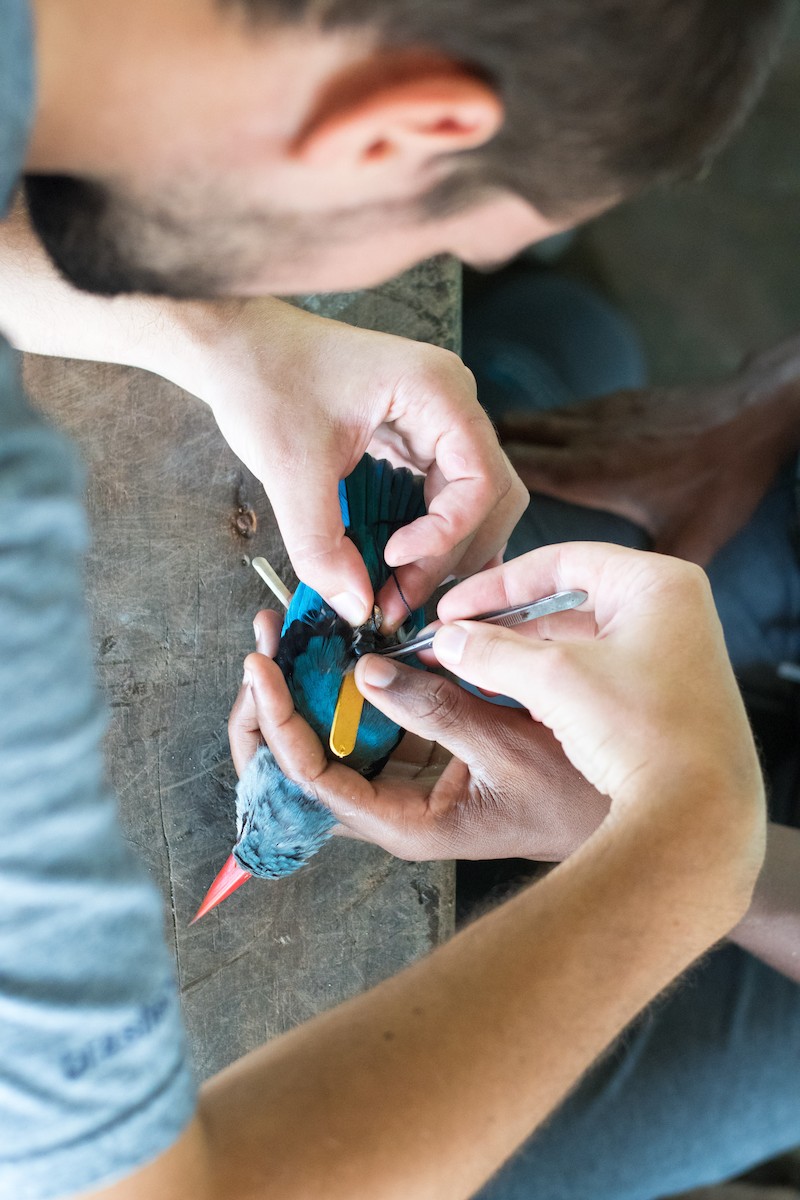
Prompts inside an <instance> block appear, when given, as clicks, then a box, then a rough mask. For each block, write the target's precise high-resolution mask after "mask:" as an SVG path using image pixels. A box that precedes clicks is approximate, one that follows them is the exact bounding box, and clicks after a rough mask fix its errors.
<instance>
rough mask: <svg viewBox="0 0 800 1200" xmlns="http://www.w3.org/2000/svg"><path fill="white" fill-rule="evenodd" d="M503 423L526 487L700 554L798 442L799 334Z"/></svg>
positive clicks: (724, 534) (749, 506)
mask: <svg viewBox="0 0 800 1200" xmlns="http://www.w3.org/2000/svg"><path fill="white" fill-rule="evenodd" d="M500 435H501V440H502V442H503V445H504V447H505V449H506V452H507V453H508V455H509V457H510V459H511V462H512V464H513V465H514V467H515V468H516V470H517V471H519V473H520V475H521V477H522V479H523V481H524V482H525V484H526V485H527V486H528V488H530V490H531V491H534V492H544V493H546V494H548V495H552V496H556V497H558V498H559V499H562V500H568V501H571V502H572V503H575V504H584V505H587V506H589V507H593V508H602V509H606V510H608V511H610V512H614V513H617V514H619V515H620V516H623V517H627V518H628V519H629V520H631V521H634V522H635V523H636V524H638V525H640V526H642V527H643V528H644V529H645V530H647V532H648V533H649V534H650V535H651V537H652V538H653V545H654V548H655V549H656V550H658V551H659V552H661V553H663V554H674V555H676V556H677V557H679V558H686V559H688V560H689V561H691V562H697V563H700V564H701V565H704V564H706V563H708V562H709V561H710V560H711V558H713V556H714V554H715V553H716V551H717V550H719V549H720V547H721V546H722V545H723V544H724V543H725V542H726V541H728V540H729V539H730V538H731V537H732V536H733V535H734V534H735V533H736V532H737V531H738V530H739V529H741V528H742V526H743V525H744V524H745V523H746V522H747V521H748V520H749V518H750V517H751V516H752V514H753V512H754V511H755V509H756V507H757V505H758V503H759V501H760V500H761V498H762V497H763V495H764V494H765V492H766V491H767V489H768V487H769V485H770V483H771V482H772V480H773V479H774V477H775V475H776V473H777V472H778V470H779V469H780V467H781V466H782V464H783V463H784V462H786V461H787V460H788V459H789V458H791V456H792V455H793V454H794V453H795V452H796V451H797V450H798V448H800V337H798V336H794V337H792V338H789V339H787V340H786V341H784V342H781V343H780V344H778V345H777V346H775V347H773V348H772V349H771V350H769V351H767V352H765V353H763V354H759V355H757V356H755V357H753V358H752V359H751V360H749V361H748V362H746V363H745V364H744V365H743V367H742V368H741V369H740V370H739V371H737V372H736V373H735V374H734V375H732V376H731V377H730V378H729V379H726V380H723V381H721V382H719V383H714V384H707V385H704V386H699V387H698V386H693V387H672V388H653V389H649V390H641V391H625V392H615V393H613V394H611V395H609V396H603V397H601V398H599V399H597V400H592V401H589V402H587V403H581V404H575V405H572V406H570V407H568V408H563V409H559V410H557V411H555V412H550V413H536V414H531V413H520V414H516V415H509V416H508V417H507V418H506V419H505V420H503V421H501V423H500Z"/></svg>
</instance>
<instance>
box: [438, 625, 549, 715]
mask: <svg viewBox="0 0 800 1200" xmlns="http://www.w3.org/2000/svg"><path fill="white" fill-rule="evenodd" d="M433 652H434V654H435V655H436V657H437V658H438V659H439V662H440V663H441V664H442V666H444V667H447V668H449V669H450V670H451V671H453V672H454V673H455V674H456V675H458V677H459V678H460V679H464V680H466V682H467V683H472V684H474V685H475V686H476V687H479V688H483V689H487V690H490V691H493V692H497V693H499V694H501V695H504V696H510V697H511V698H512V699H513V700H516V701H518V702H519V703H520V704H523V705H524V706H525V708H527V709H528V712H530V713H531V714H533V715H534V716H535V717H536V719H537V720H544V719H545V713H546V710H545V709H543V708H542V705H541V704H540V703H539V697H540V695H541V693H542V692H543V691H546V690H547V687H548V685H550V684H552V683H553V676H554V666H553V664H555V663H558V664H560V665H561V667H562V669H563V672H564V677H563V678H561V679H559V680H557V683H558V690H559V691H563V688H564V686H566V684H567V679H566V666H567V658H566V653H565V648H564V647H563V646H562V647H560V648H559V651H558V657H557V658H556V655H555V654H554V653H553V643H550V642H537V641H534V640H533V639H531V638H524V637H522V636H521V635H520V634H519V633H517V632H516V631H514V630H510V629H503V628H501V627H500V626H497V625H480V624H478V623H476V622H474V621H458V622H456V623H455V624H452V625H443V626H442V628H441V629H440V630H439V631H438V632H437V634H436V636H435V638H434V640H433ZM555 698H556V696H555V692H554V693H553V696H552V697H549V699H553V700H554V699H555Z"/></svg>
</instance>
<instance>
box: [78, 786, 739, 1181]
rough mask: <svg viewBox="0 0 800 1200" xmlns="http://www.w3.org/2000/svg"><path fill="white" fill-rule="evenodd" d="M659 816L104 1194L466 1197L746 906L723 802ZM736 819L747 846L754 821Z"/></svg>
mask: <svg viewBox="0 0 800 1200" xmlns="http://www.w3.org/2000/svg"><path fill="white" fill-rule="evenodd" d="M682 798H685V799H688V797H687V795H686V793H685V792H684V793H683V795H682ZM662 799H663V804H660V805H658V808H659V810H660V811H659V812H658V814H656V813H648V814H647V816H646V817H644V816H643V819H642V820H641V821H639V820H634V821H631V822H630V823H629V824H627V825H626V826H625V827H624V828H617V829H611V828H609V827H604V828H603V829H602V830H601V831H599V832H598V833H597V834H595V835H594V836H593V838H592V839H591V840H590V841H589V842H588V843H587V844H586V845H585V846H584V847H583V848H582V849H581V850H580V851H578V852H577V854H576V855H575V856H573V858H572V859H570V860H569V861H568V862H567V863H564V864H562V865H561V866H560V867H558V868H557V869H556V870H555V871H554V872H552V874H551V875H550V876H549V877H548V878H547V879H545V880H544V881H543V882H542V883H540V884H537V885H535V886H534V887H533V888H531V889H530V890H529V891H528V892H526V893H524V894H523V895H522V896H520V897H519V898H518V899H517V900H516V901H514V902H512V903H511V904H509V905H507V906H505V907H503V908H502V909H500V910H498V911H497V912H495V913H493V914H491V915H490V916H488V917H485V918H484V919H483V920H481V921H480V922H478V923H476V924H475V925H474V926H473V927H471V928H470V929H468V930H466V931H465V932H464V933H462V934H461V935H459V936H458V937H457V938H455V939H454V940H453V941H452V942H451V943H449V945H447V946H446V947H444V948H443V949H442V950H440V951H438V952H437V953H435V954H434V955H432V956H431V957H430V958H428V959H427V960H425V961H424V962H421V963H419V964H417V965H415V966H413V967H411V968H410V969H409V970H407V971H405V972H404V973H403V974H402V975H400V976H398V977H396V978H395V979H392V980H390V981H389V982H388V983H385V984H383V985H382V986H381V987H379V988H376V989H374V990H373V991H372V992H370V993H368V994H367V995H364V996H361V997H358V998H357V999H355V1000H352V1001H350V1002H349V1003H348V1004H345V1005H343V1006H341V1007H339V1008H337V1009H335V1010H334V1011H333V1012H331V1013H328V1014H325V1015H323V1016H321V1017H318V1018H316V1019H315V1020H314V1021H312V1022H309V1023H308V1024H306V1025H304V1026H301V1027H300V1028H299V1029H297V1030H295V1031H293V1032H292V1033H289V1034H287V1035H285V1036H284V1037H282V1038H280V1039H277V1040H276V1041H274V1042H272V1043H271V1044H270V1045H268V1046H266V1047H264V1049H262V1050H260V1051H258V1052H256V1053H254V1054H252V1055H250V1056H248V1057H247V1058H245V1059H243V1060H242V1061H241V1062H239V1063H237V1064H235V1065H234V1066H233V1067H231V1068H229V1070H227V1071H226V1072H223V1073H222V1074H221V1075H220V1076H218V1077H217V1078H216V1079H214V1080H212V1081H211V1082H210V1083H209V1084H208V1085H207V1086H206V1088H205V1089H204V1092H203V1095H202V1099H201V1106H200V1114H199V1117H198V1120H197V1123H196V1124H195V1125H194V1126H193V1127H192V1128H191V1130H190V1131H189V1133H188V1134H187V1135H186V1136H185V1137H184V1139H183V1140H182V1141H181V1142H180V1143H179V1144H178V1145H177V1146H176V1147H175V1148H174V1149H173V1150H172V1151H170V1152H169V1153H168V1154H167V1155H166V1156H164V1158H162V1159H161V1160H159V1161H158V1162H157V1163H156V1164H153V1166H152V1167H150V1168H148V1169H146V1170H145V1171H143V1172H141V1173H140V1174H139V1175H137V1176H134V1177H133V1178H131V1179H130V1180H128V1181H127V1182H125V1183H123V1184H120V1185H118V1186H117V1187H113V1188H110V1189H108V1190H106V1191H103V1192H101V1193H99V1195H100V1196H102V1197H103V1200H139V1197H142V1198H143V1197H145V1196H147V1197H148V1198H151V1200H162V1198H163V1200H167V1198H169V1200H173V1198H174V1200H178V1198H181V1200H182V1198H183V1197H187V1198H188V1197H197V1196H200V1197H205V1196H208V1197H215V1198H216V1197H220V1198H221V1197H223V1196H236V1197H237V1200H250V1198H253V1200H255V1198H256V1197H261V1196H263V1197H269V1196H276V1195H277V1196H283V1197H286V1198H287V1200H291V1198H292V1197H298V1200H300V1198H301V1197H302V1198H303V1200H306V1198H307V1197H309V1196H323V1195H324V1196H325V1197H326V1200H355V1198H357V1197H361V1196H363V1197H375V1198H376V1200H395V1198H396V1200H401V1198H402V1200H405V1198H406V1197H408V1196H414V1197H415V1200H425V1198H427V1197H430V1200H447V1198H449V1197H464V1198H466V1197H468V1196H470V1195H472V1193H473V1192H474V1191H475V1190H476V1189H477V1188H478V1187H479V1186H480V1185H481V1183H482V1182H484V1181H485V1180H486V1179H487V1178H488V1177H489V1176H490V1175H491V1174H492V1173H493V1171H494V1170H496V1169H497V1168H498V1167H499V1166H500V1164H501V1163H502V1162H503V1161H504V1159H505V1158H507V1157H508V1155H510V1154H511V1153H512V1151H513V1150H514V1149H515V1148H516V1146H517V1145H519V1144H520V1143H521V1142H522V1141H523V1139H524V1138H525V1137H526V1136H527V1135H528V1134H529V1133H530V1132H531V1131H532V1130H533V1129H534V1128H535V1127H536V1126H537V1125H538V1124H539V1123H540V1122H541V1121H542V1120H543V1119H544V1118H545V1117H546V1116H547V1115H548V1113H549V1112H551V1111H552V1109H553V1108H554V1107H555V1105H556V1104H557V1103H558V1102H559V1100H560V1099H561V1098H562V1097H563V1095H564V1093H565V1092H566V1091H567V1089H568V1088H569V1087H571V1086H572V1085H573V1084H574V1083H575V1082H576V1081H577V1079H578V1078H579V1077H580V1075H581V1074H582V1073H583V1072H584V1071H585V1070H586V1068H587V1067H588V1066H589V1065H590V1063H591V1062H592V1061H593V1059H594V1058H595V1057H596V1056H597V1055H598V1054H599V1053H600V1052H601V1051H602V1050H603V1048H604V1047H605V1046H606V1045H607V1044H608V1043H609V1042H610V1041H611V1039H612V1038H613V1037H614V1036H615V1035H616V1034H617V1033H618V1032H619V1031H620V1030H621V1029H622V1028H623V1027H624V1026H625V1025H626V1024H627V1022H628V1021H630V1020H631V1018H632V1017H633V1016H634V1015H635V1013H636V1012H638V1011H639V1010H640V1009H641V1008H642V1007H643V1006H644V1005H645V1004H646V1003H647V1002H648V1001H649V1000H650V999H652V997H653V996H655V995H656V994H657V993H658V992H659V991H660V990H661V989H662V988H663V987H664V986H665V985H666V984H667V983H668V982H669V981H670V979H672V978H673V977H674V976H675V975H676V974H677V973H678V972H680V971H681V970H683V968H684V967H686V966H687V965H688V964H689V963H690V962H691V961H692V959H693V958H695V957H696V955H698V954H699V953H701V952H702V951H703V950H704V949H705V948H706V947H707V945H708V944H710V943H711V942H713V941H715V940H716V939H717V938H718V937H719V936H720V935H721V934H722V933H723V932H724V930H725V928H726V926H727V924H728V923H729V922H730V921H731V920H733V919H735V918H736V915H737V909H740V908H741V906H742V904H743V903H746V898H745V897H746V882H745V880H746V876H747V870H746V869H743V867H744V864H743V862H742V859H743V857H751V855H750V853H749V852H748V854H747V855H746V856H744V855H743V853H742V850H743V842H744V841H745V840H746V839H745V838H743V837H741V836H740V837H737V838H733V839H731V836H730V832H728V833H727V834H726V833H725V829H728V830H730V822H729V821H728V820H727V817H728V816H729V815H731V814H730V804H729V803H728V801H727V800H726V799H725V798H723V797H720V796H709V795H708V793H707V792H705V790H704V792H703V794H702V795H699V794H697V795H694V796H692V800H693V801H694V802H695V803H694V806H693V807H694V814H695V819H694V820H692V817H691V816H690V815H689V808H688V805H687V812H686V816H687V818H688V824H689V826H694V827H693V828H687V826H686V825H685V824H684V823H683V821H681V822H680V823H679V825H678V826H677V827H678V828H679V829H680V832H679V833H676V823H675V822H674V820H673V816H674V810H672V809H671V807H670V803H669V797H667V796H666V795H664V797H663V798H662ZM700 814H703V815H702V816H700ZM738 815H739V818H740V819H741V817H742V816H744V818H745V824H746V826H747V827H748V830H749V838H752V836H753V821H752V815H753V814H752V810H750V811H748V810H747V806H745V811H744V812H740V813H739V814H738ZM714 826H716V828H714ZM712 846H714V847H715V849H714V850H713V851H712V850H711V847H712ZM701 847H702V850H701ZM707 854H708V857H707V856H706V855H707ZM730 855H732V856H733V861H734V862H736V863H737V865H736V867H735V868H734V872H733V873H734V874H735V875H738V876H739V878H738V879H732V878H731V877H730V876H731V870H730V866H729V862H728V861H725V862H724V861H723V856H724V857H725V858H728V856H730Z"/></svg>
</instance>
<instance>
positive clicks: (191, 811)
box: [26, 262, 459, 1077]
mask: <svg viewBox="0 0 800 1200" xmlns="http://www.w3.org/2000/svg"><path fill="white" fill-rule="evenodd" d="M458 297H459V277H458V273H457V269H456V267H455V266H454V265H452V264H450V263H448V262H442V263H432V264H427V265H425V266H423V267H421V268H417V269H416V270H415V271H413V272H411V273H409V274H408V275H407V276H405V277H404V278H403V279H402V280H399V281H396V282H394V283H392V284H389V285H387V286H386V287H385V288H383V289H380V290H378V291H377V292H370V293H364V294H353V295H348V296H341V297H332V298H330V299H326V300H322V299H321V298H311V299H310V300H309V301H308V303H309V307H313V308H314V309H315V310H316V311H320V312H323V313H328V314H329V315H331V316H337V317H339V318H341V319H343V320H346V321H349V322H351V323H354V324H362V325H365V326H369V327H372V328H380V329H387V330H391V331H392V332H396V333H401V334H405V335H406V336H409V337H417V338H420V339H426V340H430V341H435V342H439V343H440V344H443V345H448V346H453V345H455V342H456V338H457V329H458ZM26 375H27V383H28V388H29V392H30V394H31V395H32V397H33V398H34V400H35V401H36V402H37V403H38V404H39V405H40V406H41V407H42V408H43V409H44V410H46V411H47V412H48V413H50V414H51V415H52V416H53V418H54V419H55V420H56V421H57V422H58V423H59V424H60V425H61V426H62V427H63V428H65V429H66V430H67V431H68V432H69V433H71V434H72V436H73V437H74V438H75V440H76V441H77V443H78V444H79V446H80V448H81V450H82V452H83V455H84V457H85V459H86V461H87V463H88V465H89V485H88V505H89V511H90V517H91V521H92V526H93V535H94V542H93V547H92V551H91V554H90V557H89V563H88V593H89V597H90V604H91V608H92V615H93V622H94V625H93V628H94V639H95V646H96V653H97V663H98V672H99V679H100V683H101V685H102V687H103V688H104V690H105V693H106V696H107V697H108V701H109V703H110V705H111V710H112V721H111V728H110V732H109V736H108V762H109V764H110V773H111V777H112V780H113V783H114V785H115V788H116V790H117V794H118V795H119V798H120V804H121V809H122V817H123V821H124V823H125V826H126V829H127V831H128V833H129V836H130V839H131V841H132V842H133V843H134V844H135V846H136V847H137V849H138V851H139V853H140V854H141V856H142V858H143V859H144V861H145V862H146V864H147V866H148V869H149V871H150V872H151V874H152V877H153V878H154V880H155V881H156V883H157V885H158V886H159V888H160V889H161V891H162V893H163V895H164V897H165V900H166V911H167V921H168V936H169V937H170V939H171V942H172V945H173V947H174V951H175V957H176V962H177V966H178V972H179V978H180V983H181V990H182V994H183V999H184V1006H185V1015H186V1023H187V1027H188V1030H189V1037H190V1041H191V1046H192V1051H193V1054H194V1058H195V1062H196V1065H197V1070H198V1073H199V1075H200V1076H202V1077H205V1076H207V1075H209V1074H211V1073H213V1072H214V1071H216V1070H218V1069H219V1068H220V1067H222V1066H224V1065H225V1064H227V1063H228V1062H230V1061H231V1060H233V1059H235V1058H236V1057H238V1056H239V1055H240V1054H242V1053H244V1052H245V1051H247V1050H249V1049H251V1048H252V1047H254V1046H257V1045H259V1044H260V1043H261V1042H263V1041H264V1040H265V1038H268V1037H270V1036H272V1035H273V1034H276V1033H278V1032H281V1031H282V1030H284V1029H286V1028H288V1027H290V1026H292V1025H294V1024H296V1023H297V1022H299V1021H302V1020H304V1019H305V1018H306V1017H309V1016H311V1015H312V1014H314V1013H316V1012H318V1011H320V1010H321V1009H324V1008H327V1007H329V1006H330V1005H332V1004H334V1003H337V1002H338V1001H340V1000H342V999H344V998H345V997H347V996H350V995H352V994H354V993H355V992H358V991H360V990H361V989H363V988H364V987H367V986H369V985H371V984H373V983H375V982H377V981H378V980H380V979H382V978H384V977H386V976H387V975H389V974H391V973H392V972H394V971H395V970H397V969H398V968H399V967H401V966H402V965H403V964H405V963H407V962H409V961H410V960H412V959H413V958H415V957H417V956H418V955H420V954H421V953H423V952H424V951H426V950H427V949H428V948H430V947H431V946H433V945H435V944H436V943H437V942H439V941H440V940H441V939H443V938H444V937H445V936H447V935H448V934H449V932H450V931H451V928H452V919H453V916H452V913H453V875H452V869H451V867H450V865H447V864H427V863H425V864H420V863H404V862H400V861H398V860H396V859H393V858H391V857H389V856H388V855H387V854H385V853H383V852H382V851H381V850H378V849H376V848H374V847H369V846H364V845H360V844H357V843H354V842H350V841H345V840H334V841H333V842H332V843H330V844H329V845H328V846H327V847H326V848H325V849H324V850H323V851H322V853H321V854H319V855H318V856H317V858H316V859H314V860H313V862H312V863H311V864H310V865H309V866H308V867H307V868H306V869H305V870H303V871H301V872H300V873H299V874H297V875H296V876H294V877H292V878H290V879H287V880H283V881H279V882H271V883H270V882H262V881H259V880H253V881H252V882H250V883H248V884H247V885H246V886H245V887H243V888H242V889H241V890H240V891H239V892H238V893H237V894H236V895H234V896H232V897H231V898H230V899H229V900H227V901H226V902H225V903H224V904H223V905H221V906H220V907H219V908H218V909H217V910H216V911H215V912H214V913H212V914H210V915H209V916H208V917H206V918H205V919H204V920H202V921H200V922H199V923H198V924H197V925H195V926H194V927H192V928H191V929H190V928H189V921H190V919H191V917H192V915H193V913H194V911H195V910H196V908H197V906H198V904H199V902H200V900H201V899H202V897H203V894H204V893H205V890H206V888H207V886H208V884H209V883H210V882H211V879H212V878H213V876H214V874H215V873H216V871H217V869H218V868H219V867H220V866H221V864H222V862H223V861H224V859H225V857H226V856H227V854H228V852H229V850H230V846H231V844H232V840H233V835H234V798H233V785H234V781H235V775H234V772H233V768H232V766H231V762H230V757H229V751H228V743H227V735H226V720H227V714H228V711H229V708H230V705H231V702H232V700H233V698H234V696H235V694H236V691H237V689H238V686H239V682H240V679H241V664H242V659H243V657H244V655H245V654H246V653H248V652H249V651H250V650H251V649H252V646H253V632H252V625H251V621H252V617H253V614H254V613H255V612H256V611H257V609H258V608H260V607H265V606H269V605H273V606H275V601H274V600H272V598H271V596H270V594H269V593H268V592H267V590H266V588H265V587H264V585H263V584H262V583H261V582H260V580H259V579H258V577H257V576H256V574H255V572H254V571H253V570H252V568H251V567H250V565H249V562H250V559H251V557H253V556H255V555H258V554H265V555H266V556H267V558H269V560H270V561H271V562H272V563H273V564H274V565H275V566H276V568H277V569H278V570H279V572H281V573H282V574H283V575H284V577H285V578H287V579H289V580H291V579H292V575H291V572H290V570H289V567H288V560H287V558H286V554H285V551H284V549H283V546H282V543H281V540H280V537H279V535H278V533H277V530H276V527H275V524H274V520H273V518H272V515H271V511H270V509H269V505H268V503H267V501H266V499H265V497H264V494H263V491H262V489H261V487H260V485H259V484H258V482H257V481H256V480H255V479H254V478H253V477H252V476H251V475H250V474H249V472H247V471H246V470H245V469H244V468H243V467H242V466H241V464H240V463H239V462H238V460H237V459H236V458H235V457H234V455H233V454H232V453H231V452H230V450H229V449H228V447H227V445H226V444H225V442H224V441H223V439H222V437H221V435H220V434H219V432H218V430H217V428H216V425H215V423H214V420H213V417H212V415H211V413H210V411H209V410H208V409H207V408H206V407H205V406H204V405H203V404H201V403H199V402H198V401H197V400H195V399H193V398H191V397H189V396H187V395H185V394H184V393H182V392H181V391H179V390H178V389H177V388H174V387H172V386H171V385H169V384H167V383H166V382H164V381H162V380H159V379H157V378H155V377H154V376H151V375H148V374H146V373H143V372H137V371H131V370H126V369H121V368H116V367H110V366H102V365H100V366H99V365H96V364H89V363H77V362H67V361H61V360H53V359H39V358H30V359H29V360H28V362H27V364H26ZM298 486H301V485H300V483H299V482H298Z"/></svg>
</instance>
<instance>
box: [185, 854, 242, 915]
mask: <svg viewBox="0 0 800 1200" xmlns="http://www.w3.org/2000/svg"><path fill="white" fill-rule="evenodd" d="M250 878H251V873H250V871H245V869H244V867H240V866H239V864H238V862H237V861H236V859H235V858H234V857H233V855H232V854H231V855H230V856H229V857H228V861H227V862H226V863H225V866H224V867H223V868H222V870H221V871H220V873H219V875H218V876H217V878H216V879H215V880H214V882H213V883H212V885H211V887H210V888H209V889H208V891H207V892H206V898H205V900H204V901H203V903H202V904H201V905H200V907H199V908H198V910H197V912H196V913H195V915H194V917H193V918H192V920H191V921H190V922H189V924H190V925H194V923H195V921H199V920H200V918H201V917H204V916H205V915H206V913H207V912H211V909H212V908H216V907H217V905H218V904H221V903H222V901H223V900H227V898H228V896H230V895H231V893H232V892H235V891H236V889H237V888H239V887H241V886H242V884H243V883H247V881H248V879H250Z"/></svg>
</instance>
